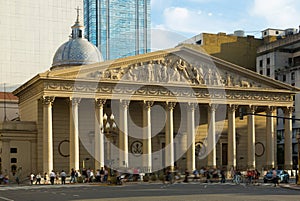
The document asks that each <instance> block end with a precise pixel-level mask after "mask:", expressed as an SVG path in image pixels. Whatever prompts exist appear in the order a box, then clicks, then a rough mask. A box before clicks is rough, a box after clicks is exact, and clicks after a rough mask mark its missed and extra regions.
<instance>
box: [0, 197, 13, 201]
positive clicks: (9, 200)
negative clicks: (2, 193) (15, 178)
mask: <svg viewBox="0 0 300 201" xmlns="http://www.w3.org/2000/svg"><path fill="white" fill-rule="evenodd" d="M0 199H1V200H6V201H14V200H11V199H8V198H5V197H0Z"/></svg>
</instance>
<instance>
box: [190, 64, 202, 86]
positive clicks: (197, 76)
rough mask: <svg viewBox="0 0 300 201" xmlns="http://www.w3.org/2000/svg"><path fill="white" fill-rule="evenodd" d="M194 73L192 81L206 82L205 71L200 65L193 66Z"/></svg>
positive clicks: (195, 82)
mask: <svg viewBox="0 0 300 201" xmlns="http://www.w3.org/2000/svg"><path fill="white" fill-rule="evenodd" d="M192 73H193V78H192V83H193V84H204V79H203V71H202V68H201V67H199V69H198V68H197V67H195V66H194V67H193V68H192Z"/></svg>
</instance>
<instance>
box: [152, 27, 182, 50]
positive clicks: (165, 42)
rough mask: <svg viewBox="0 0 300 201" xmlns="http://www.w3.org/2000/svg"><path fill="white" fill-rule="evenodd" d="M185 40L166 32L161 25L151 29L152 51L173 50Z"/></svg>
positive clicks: (178, 35)
mask: <svg viewBox="0 0 300 201" xmlns="http://www.w3.org/2000/svg"><path fill="white" fill-rule="evenodd" d="M186 39H187V38H186V37H185V36H183V35H180V34H178V33H176V32H172V31H168V30H166V28H165V27H164V26H163V25H158V26H157V28H155V29H151V49H152V51H156V50H161V49H167V48H173V47H175V46H176V45H178V43H179V42H181V41H184V40H186Z"/></svg>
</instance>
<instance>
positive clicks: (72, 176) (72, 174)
mask: <svg viewBox="0 0 300 201" xmlns="http://www.w3.org/2000/svg"><path fill="white" fill-rule="evenodd" d="M75 173H76V172H75V170H74V168H72V169H71V180H70V183H75Z"/></svg>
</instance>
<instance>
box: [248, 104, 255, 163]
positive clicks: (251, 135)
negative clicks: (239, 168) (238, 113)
mask: <svg viewBox="0 0 300 201" xmlns="http://www.w3.org/2000/svg"><path fill="white" fill-rule="evenodd" d="M256 109H257V107H256V106H250V107H249V108H248V118H247V119H248V122H247V123H248V168H251V169H253V168H255V166H256V164H255V116H254V113H255V111H256Z"/></svg>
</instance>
